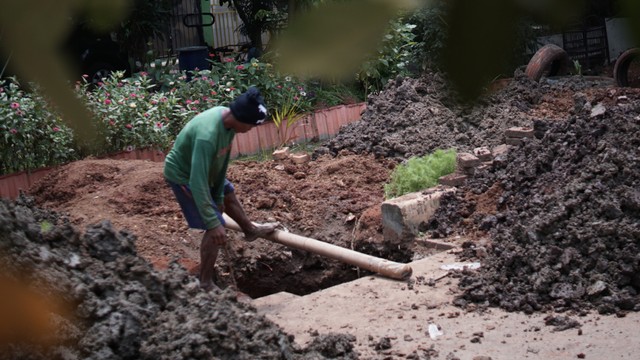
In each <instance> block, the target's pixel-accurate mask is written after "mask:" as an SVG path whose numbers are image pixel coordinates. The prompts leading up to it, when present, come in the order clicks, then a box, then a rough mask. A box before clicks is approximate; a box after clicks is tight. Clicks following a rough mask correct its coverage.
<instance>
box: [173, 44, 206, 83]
mask: <svg viewBox="0 0 640 360" xmlns="http://www.w3.org/2000/svg"><path fill="white" fill-rule="evenodd" d="M208 57H209V50H208V49H207V47H206V46H189V47H184V48H180V49H178V64H179V68H180V70H181V71H186V72H187V79H188V80H190V79H191V76H190V74H189V72H190V71H194V70H195V69H198V70H209V69H211V63H209V61H207V59H208Z"/></svg>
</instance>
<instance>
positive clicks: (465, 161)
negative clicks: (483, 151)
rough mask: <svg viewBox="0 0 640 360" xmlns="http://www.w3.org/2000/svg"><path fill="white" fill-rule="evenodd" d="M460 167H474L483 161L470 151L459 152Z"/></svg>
mask: <svg viewBox="0 0 640 360" xmlns="http://www.w3.org/2000/svg"><path fill="white" fill-rule="evenodd" d="M456 160H457V162H458V167H460V168H463V169H464V168H472V167H474V166H478V165H480V163H481V161H480V159H478V158H477V157H476V156H475V155H473V154H469V153H458V156H457V159H456Z"/></svg>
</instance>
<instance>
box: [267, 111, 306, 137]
mask: <svg viewBox="0 0 640 360" xmlns="http://www.w3.org/2000/svg"><path fill="white" fill-rule="evenodd" d="M304 116H305V114H304V113H301V112H300V110H299V107H298V102H297V101H296V102H292V103H285V104H284V105H282V106H281V107H280V108H277V109H276V110H275V111H274V113H273V114H272V115H271V119H272V120H273V123H274V124H275V126H276V132H277V134H278V140H279V145H278V147H283V146H285V145H287V143H289V141H291V139H292V138H293V137H294V136H295V133H294V131H295V127H296V125H297V124H298V122H299V121H300V120H302V119H303V118H304Z"/></svg>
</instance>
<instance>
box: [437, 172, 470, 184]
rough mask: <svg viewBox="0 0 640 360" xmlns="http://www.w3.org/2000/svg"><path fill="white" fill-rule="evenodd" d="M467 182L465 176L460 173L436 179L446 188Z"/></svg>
mask: <svg viewBox="0 0 640 360" xmlns="http://www.w3.org/2000/svg"><path fill="white" fill-rule="evenodd" d="M465 181H467V175H465V174H460V173H453V174H449V175H445V176H441V177H440V178H439V179H438V183H440V184H441V185H446V186H462V185H464V183H465Z"/></svg>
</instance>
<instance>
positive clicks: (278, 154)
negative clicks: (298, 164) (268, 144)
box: [271, 147, 289, 160]
mask: <svg viewBox="0 0 640 360" xmlns="http://www.w3.org/2000/svg"><path fill="white" fill-rule="evenodd" d="M271 156H273V158H274V159H276V160H284V159H286V158H288V157H289V147H283V148H281V149H277V150H276V151H274V152H273V154H271Z"/></svg>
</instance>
